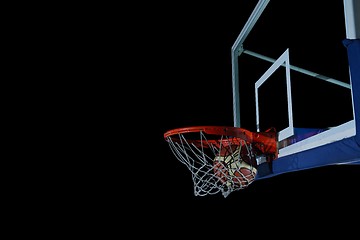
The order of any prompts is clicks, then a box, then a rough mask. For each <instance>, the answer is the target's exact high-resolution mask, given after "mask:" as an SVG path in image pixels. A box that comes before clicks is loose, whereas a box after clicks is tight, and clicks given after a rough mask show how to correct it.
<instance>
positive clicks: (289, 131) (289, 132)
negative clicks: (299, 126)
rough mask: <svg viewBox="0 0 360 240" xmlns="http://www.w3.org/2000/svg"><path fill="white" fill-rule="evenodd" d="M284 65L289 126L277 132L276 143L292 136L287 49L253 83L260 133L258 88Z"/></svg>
mask: <svg viewBox="0 0 360 240" xmlns="http://www.w3.org/2000/svg"><path fill="white" fill-rule="evenodd" d="M284 63H285V69H286V95H287V103H288V104H287V105H288V119H289V126H288V127H287V128H285V129H283V130H280V131H279V132H278V141H281V140H283V139H285V138H288V137H291V136H293V135H294V123H293V112H292V98H291V81H290V59H289V49H286V50H285V52H284V53H283V54H281V56H280V57H279V58H278V59H277V60H276V61H275V62H274V63H273V64H272V65H271V67H270V68H269V69H268V70H267V71H266V72H265V73H264V74H263V75H262V76H261V77H260V78H259V80H258V81H257V82H256V83H255V101H256V128H257V131H258V132H260V122H259V121H260V120H259V115H260V114H259V102H258V100H259V99H258V98H259V97H258V88H259V87H260V86H261V85H262V84H263V83H264V82H265V81H266V80H267V79H268V78H269V77H270V76H271V75H272V74H273V73H274V72H275V71H276V70H277V69H278V68H279V67H280V66H282V65H283V64H284Z"/></svg>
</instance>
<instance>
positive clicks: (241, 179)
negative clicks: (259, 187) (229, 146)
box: [214, 150, 257, 188]
mask: <svg viewBox="0 0 360 240" xmlns="http://www.w3.org/2000/svg"><path fill="white" fill-rule="evenodd" d="M222 153H223V152H220V154H219V156H216V157H215V159H214V174H215V176H216V177H217V179H218V180H220V182H221V183H222V184H225V185H226V186H228V187H233V188H244V187H247V186H248V185H249V184H250V183H252V182H253V181H254V180H255V176H256V174H257V170H256V168H255V167H254V166H251V165H250V164H249V163H247V162H245V161H244V160H243V159H241V158H240V157H239V150H236V151H234V152H232V153H231V154H222Z"/></svg>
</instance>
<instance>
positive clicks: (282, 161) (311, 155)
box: [257, 39, 360, 179]
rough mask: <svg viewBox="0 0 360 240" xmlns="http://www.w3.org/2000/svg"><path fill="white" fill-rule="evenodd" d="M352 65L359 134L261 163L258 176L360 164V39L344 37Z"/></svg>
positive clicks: (356, 122) (350, 64)
mask: <svg viewBox="0 0 360 240" xmlns="http://www.w3.org/2000/svg"><path fill="white" fill-rule="evenodd" d="M343 44H344V46H345V47H346V48H347V54H348V61H349V66H350V75H351V87H352V95H353V105H354V110H355V111H354V113H355V115H354V119H355V128H356V135H355V136H352V137H349V138H345V139H342V140H339V141H336V142H332V143H329V144H326V145H324V146H320V147H316V148H313V149H309V150H306V151H302V152H299V153H295V154H291V155H288V156H284V157H281V158H279V159H275V160H274V161H273V162H272V163H264V164H261V165H260V166H259V167H258V175H257V179H262V178H267V177H272V176H275V175H278V174H281V173H286V172H291V171H298V170H304V169H309V168H315V167H321V166H327V165H334V164H355V165H358V164H360V39H353V40H350V39H345V40H344V41H343Z"/></svg>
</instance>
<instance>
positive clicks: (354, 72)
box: [343, 39, 360, 144]
mask: <svg viewBox="0 0 360 240" xmlns="http://www.w3.org/2000/svg"><path fill="white" fill-rule="evenodd" d="M343 44H344V46H345V47H346V48H347V54H348V61H349V66H350V76H351V87H352V93H353V104H354V109H355V127H356V138H355V140H356V141H357V142H358V143H359V144H360V39H353V40H350V39H345V40H344V41H343Z"/></svg>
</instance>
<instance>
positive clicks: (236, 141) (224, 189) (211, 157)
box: [164, 126, 277, 197]
mask: <svg viewBox="0 0 360 240" xmlns="http://www.w3.org/2000/svg"><path fill="white" fill-rule="evenodd" d="M164 138H165V140H166V141H167V142H168V143H169V146H170V149H171V151H172V153H173V154H174V155H175V156H176V158H177V159H178V160H179V161H180V162H182V163H183V164H185V165H186V166H187V168H188V169H189V170H190V172H191V174H192V179H193V183H194V194H195V196H205V195H213V194H217V193H219V192H221V193H222V195H223V196H224V197H227V196H228V195H229V194H230V193H231V192H233V191H236V190H240V189H244V188H246V187H248V186H249V184H251V183H252V182H253V181H254V180H255V178H256V174H257V166H258V164H260V162H263V161H264V159H265V161H272V160H274V159H275V158H276V157H277V145H276V133H275V131H274V130H268V131H266V132H251V131H248V130H246V129H243V128H237V127H223V126H197V127H185V128H178V129H173V130H170V131H167V132H166V133H165V134H164Z"/></svg>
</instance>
